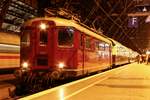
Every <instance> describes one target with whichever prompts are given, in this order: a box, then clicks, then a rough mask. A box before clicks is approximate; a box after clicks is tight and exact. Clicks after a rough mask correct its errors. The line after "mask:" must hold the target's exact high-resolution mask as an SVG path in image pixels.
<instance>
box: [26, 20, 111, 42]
mask: <svg viewBox="0 0 150 100" xmlns="http://www.w3.org/2000/svg"><path fill="white" fill-rule="evenodd" d="M38 20H50V21H54V22H55V24H56V26H71V27H74V28H76V29H78V30H79V31H81V32H84V33H85V34H87V35H90V36H92V37H95V38H97V39H100V40H102V41H105V42H107V43H109V44H112V42H111V41H110V40H109V39H108V38H107V37H104V36H101V35H99V34H96V33H95V32H93V31H91V30H89V29H87V28H85V27H83V26H81V25H79V24H78V23H77V22H76V21H74V20H68V19H63V18H58V17H43V18H34V19H31V20H29V21H27V22H26V23H25V24H24V26H31V24H32V22H34V21H38Z"/></svg>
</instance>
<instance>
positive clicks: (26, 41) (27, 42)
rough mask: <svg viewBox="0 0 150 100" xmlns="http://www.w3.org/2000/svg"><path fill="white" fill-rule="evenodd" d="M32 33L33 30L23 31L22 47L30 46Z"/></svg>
mask: <svg viewBox="0 0 150 100" xmlns="http://www.w3.org/2000/svg"><path fill="white" fill-rule="evenodd" d="M30 33H31V30H25V31H23V34H22V35H21V45H22V46H30Z"/></svg>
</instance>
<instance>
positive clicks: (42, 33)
mask: <svg viewBox="0 0 150 100" xmlns="http://www.w3.org/2000/svg"><path fill="white" fill-rule="evenodd" d="M47 42H48V33H47V31H40V45H46V44H47Z"/></svg>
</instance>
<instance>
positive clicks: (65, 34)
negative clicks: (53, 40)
mask: <svg viewBox="0 0 150 100" xmlns="http://www.w3.org/2000/svg"><path fill="white" fill-rule="evenodd" d="M73 37H74V30H73V29H72V28H70V27H68V28H60V29H59V30H58V45H59V46H73Z"/></svg>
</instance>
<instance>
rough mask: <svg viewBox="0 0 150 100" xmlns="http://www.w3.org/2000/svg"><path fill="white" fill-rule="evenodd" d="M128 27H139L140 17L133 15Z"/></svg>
mask: <svg viewBox="0 0 150 100" xmlns="http://www.w3.org/2000/svg"><path fill="white" fill-rule="evenodd" d="M128 27H130V28H137V27H138V18H137V17H131V18H129V20H128Z"/></svg>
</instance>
